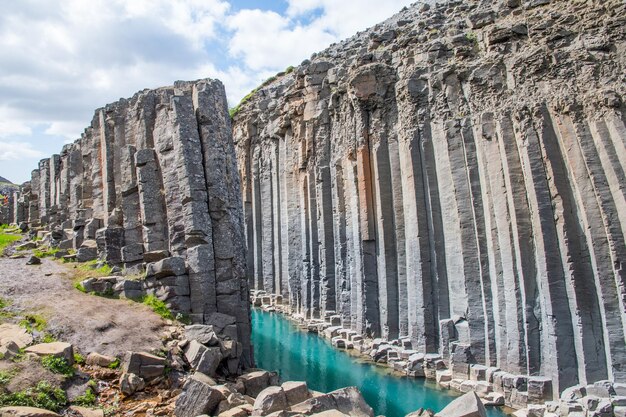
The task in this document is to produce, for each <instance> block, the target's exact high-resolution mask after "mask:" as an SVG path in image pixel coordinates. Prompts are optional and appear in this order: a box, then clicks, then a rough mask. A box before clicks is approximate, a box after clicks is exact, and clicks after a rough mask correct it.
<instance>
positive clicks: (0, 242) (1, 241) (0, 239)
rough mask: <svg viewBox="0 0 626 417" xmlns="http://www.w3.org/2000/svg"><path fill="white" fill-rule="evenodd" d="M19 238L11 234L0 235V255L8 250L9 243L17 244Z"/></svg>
mask: <svg viewBox="0 0 626 417" xmlns="http://www.w3.org/2000/svg"><path fill="white" fill-rule="evenodd" d="M21 238H22V236H20V235H15V234H13V233H4V232H2V233H0V255H2V254H3V253H4V250H5V249H6V248H8V247H9V245H11V243H13V242H17V241H18V240H20V239H21Z"/></svg>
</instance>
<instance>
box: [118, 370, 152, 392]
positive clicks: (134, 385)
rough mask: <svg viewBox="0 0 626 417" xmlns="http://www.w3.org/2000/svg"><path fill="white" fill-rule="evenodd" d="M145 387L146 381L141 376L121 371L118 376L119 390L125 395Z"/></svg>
mask: <svg viewBox="0 0 626 417" xmlns="http://www.w3.org/2000/svg"><path fill="white" fill-rule="evenodd" d="M145 387H146V383H145V382H144V380H143V378H141V377H139V376H137V375H135V374H133V373H123V374H122V376H121V377H120V391H122V393H124V394H125V395H133V394H134V393H136V392H138V391H141V390H143V389H144V388H145Z"/></svg>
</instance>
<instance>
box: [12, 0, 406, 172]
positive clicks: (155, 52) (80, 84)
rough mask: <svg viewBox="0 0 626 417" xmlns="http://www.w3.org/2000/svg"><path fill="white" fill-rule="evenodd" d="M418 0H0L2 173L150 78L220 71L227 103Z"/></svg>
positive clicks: (57, 147)
mask: <svg viewBox="0 0 626 417" xmlns="http://www.w3.org/2000/svg"><path fill="white" fill-rule="evenodd" d="M412 1H413V0H385V1H380V0H265V1H252V0H231V1H227V0H89V1H84V0H20V1H11V0H3V1H0V176H3V177H6V178H7V179H9V180H11V181H13V182H14V183H22V182H24V181H27V180H29V179H30V172H31V170H33V169H35V168H36V167H37V162H38V161H39V160H40V159H42V158H45V157H49V156H50V155H52V154H54V153H59V152H60V151H61V148H62V147H63V144H65V143H71V142H73V141H74V140H75V139H77V138H79V137H80V134H81V132H82V131H83V130H84V128H85V127H87V126H88V125H89V123H90V122H91V118H92V116H93V111H94V110H95V109H96V108H99V107H102V106H104V105H105V104H107V103H110V102H113V101H116V100H118V99H119V98H121V97H131V96H132V95H133V94H134V93H135V92H137V91H139V90H142V89H144V88H156V87H160V86H165V85H171V84H172V83H173V82H174V81H176V80H195V79H199V78H207V77H209V78H217V79H219V80H221V81H222V82H223V83H224V85H225V86H226V93H227V96H228V101H229V105H230V106H231V107H232V106H234V105H235V104H237V103H238V102H239V100H240V99H241V98H242V97H243V96H245V95H246V94H247V93H248V92H250V91H251V90H252V89H253V88H254V87H256V86H257V85H259V84H260V83H261V82H262V81H263V80H265V79H267V78H269V77H270V76H272V75H274V74H276V73H277V72H279V71H282V70H284V69H285V68H286V67H288V66H290V65H294V66H297V65H298V64H299V63H300V62H302V61H303V60H304V59H307V58H309V57H310V56H311V54H312V53H314V52H317V51H320V50H322V49H324V48H326V47H327V46H328V45H330V44H331V43H333V42H337V41H340V40H342V39H346V38H348V37H350V36H351V35H353V34H355V33H356V32H357V31H360V30H364V29H366V28H368V27H370V26H372V25H374V24H376V23H378V22H380V21H382V20H384V19H386V18H387V17H390V16H391V15H393V14H394V13H396V12H398V11H399V10H400V9H402V7H404V6H407V5H409V4H410V3H411V2H412Z"/></svg>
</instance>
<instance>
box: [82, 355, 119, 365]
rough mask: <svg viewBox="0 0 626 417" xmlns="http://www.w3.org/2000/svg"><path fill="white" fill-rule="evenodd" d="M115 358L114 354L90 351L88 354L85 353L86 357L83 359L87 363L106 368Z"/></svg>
mask: <svg viewBox="0 0 626 417" xmlns="http://www.w3.org/2000/svg"><path fill="white" fill-rule="evenodd" d="M116 360H117V358H115V357H114V356H106V355H101V354H99V353H97V352H91V353H90V354H89V355H87V359H86V360H85V362H86V363H87V365H91V366H102V367H103V368H108V367H109V366H110V365H111V364H113V363H114V362H115V361H116Z"/></svg>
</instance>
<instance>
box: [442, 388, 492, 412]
mask: <svg viewBox="0 0 626 417" xmlns="http://www.w3.org/2000/svg"><path fill="white" fill-rule="evenodd" d="M435 416H436V417H487V411H486V410H485V407H484V406H483V403H482V402H481V401H480V398H478V395H476V393H474V392H468V393H467V394H464V395H462V396H461V397H459V398H457V399H455V400H453V401H452V402H451V403H450V404H448V405H447V406H446V407H445V408H444V409H443V410H441V411H440V412H438V413H437V414H435Z"/></svg>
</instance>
